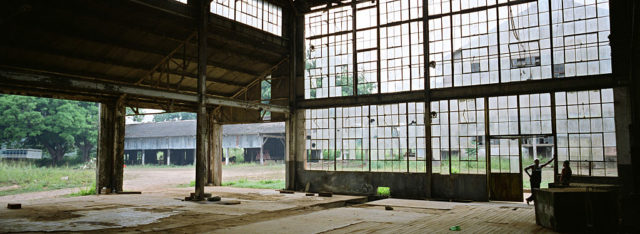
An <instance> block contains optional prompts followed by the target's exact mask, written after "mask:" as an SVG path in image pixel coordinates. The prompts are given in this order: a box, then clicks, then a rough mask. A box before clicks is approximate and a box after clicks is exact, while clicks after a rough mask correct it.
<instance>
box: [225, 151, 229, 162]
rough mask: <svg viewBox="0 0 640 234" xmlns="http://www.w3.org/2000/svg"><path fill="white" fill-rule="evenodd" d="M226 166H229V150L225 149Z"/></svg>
mask: <svg viewBox="0 0 640 234" xmlns="http://www.w3.org/2000/svg"><path fill="white" fill-rule="evenodd" d="M224 150H225V154H224V165H229V148H226V149H224Z"/></svg>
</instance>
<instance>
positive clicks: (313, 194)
mask: <svg viewBox="0 0 640 234" xmlns="http://www.w3.org/2000/svg"><path fill="white" fill-rule="evenodd" d="M305 195H306V196H307V197H312V196H315V195H316V194H315V193H306V194H305Z"/></svg>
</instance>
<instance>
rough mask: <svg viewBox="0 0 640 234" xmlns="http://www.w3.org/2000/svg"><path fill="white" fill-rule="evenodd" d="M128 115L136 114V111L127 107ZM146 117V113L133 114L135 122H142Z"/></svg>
mask: <svg viewBox="0 0 640 234" xmlns="http://www.w3.org/2000/svg"><path fill="white" fill-rule="evenodd" d="M126 110H127V115H132V114H135V112H134V111H133V110H132V109H131V107H127V109H126ZM143 119H144V115H134V116H133V122H138V123H139V122H142V120H143Z"/></svg>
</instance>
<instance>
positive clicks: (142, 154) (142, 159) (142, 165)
mask: <svg viewBox="0 0 640 234" xmlns="http://www.w3.org/2000/svg"><path fill="white" fill-rule="evenodd" d="M144 157H145V156H144V150H142V166H144Z"/></svg>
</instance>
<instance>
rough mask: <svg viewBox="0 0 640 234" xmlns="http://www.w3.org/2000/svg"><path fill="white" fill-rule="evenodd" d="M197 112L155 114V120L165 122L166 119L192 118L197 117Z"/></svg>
mask: <svg viewBox="0 0 640 234" xmlns="http://www.w3.org/2000/svg"><path fill="white" fill-rule="evenodd" d="M196 117H197V115H196V113H190V112H176V113H164V114H157V115H154V116H153V122H165V121H177V120H191V119H196Z"/></svg>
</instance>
